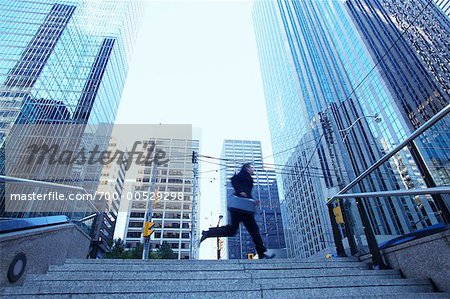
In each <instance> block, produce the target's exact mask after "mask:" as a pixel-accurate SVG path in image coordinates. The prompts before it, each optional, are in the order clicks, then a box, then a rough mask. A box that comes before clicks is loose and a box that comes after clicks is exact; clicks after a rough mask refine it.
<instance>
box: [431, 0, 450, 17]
mask: <svg viewBox="0 0 450 299" xmlns="http://www.w3.org/2000/svg"><path fill="white" fill-rule="evenodd" d="M434 1H435V2H436V4H437V5H438V6H439V7H440V8H441V9H442V11H443V12H444V13H445V14H446V15H447V16H448V17H450V1H448V0H434Z"/></svg>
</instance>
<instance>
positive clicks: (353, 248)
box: [338, 198, 358, 255]
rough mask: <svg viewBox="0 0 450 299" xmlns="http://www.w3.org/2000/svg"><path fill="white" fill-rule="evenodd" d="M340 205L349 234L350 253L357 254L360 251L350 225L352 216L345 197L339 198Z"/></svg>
mask: <svg viewBox="0 0 450 299" xmlns="http://www.w3.org/2000/svg"><path fill="white" fill-rule="evenodd" d="M338 202H339V205H340V206H341V211H342V218H343V220H344V228H345V232H346V234H347V240H348V245H349V246H350V254H351V255H355V254H356V253H357V252H358V248H357V247H356V242H355V235H354V233H353V230H352V228H351V226H350V217H349V216H348V213H347V212H348V210H347V203H346V200H345V199H343V198H342V199H339V201H338Z"/></svg>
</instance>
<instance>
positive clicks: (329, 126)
mask: <svg viewBox="0 0 450 299" xmlns="http://www.w3.org/2000/svg"><path fill="white" fill-rule="evenodd" d="M253 14H254V22H255V30H256V36H257V43H258V49H259V55H260V64H261V72H262V77H263V82H264V90H265V96H266V104H267V110H268V117H269V126H270V130H271V137H272V143H273V150H274V158H275V161H276V164H278V165H279V169H278V170H277V172H278V173H279V176H280V177H281V183H279V186H280V188H281V189H282V192H281V193H282V198H281V205H282V213H283V221H284V223H283V224H284V228H285V234H286V242H287V247H288V254H289V256H291V257H307V256H310V255H312V254H314V253H317V252H320V251H322V250H324V249H326V248H327V247H328V246H329V245H330V244H331V242H332V238H331V236H330V233H331V228H330V226H329V215H328V211H327V210H326V207H325V205H324V202H325V201H326V198H327V197H331V196H332V195H334V194H336V193H337V192H338V191H339V189H342V188H343V187H344V186H345V185H346V184H347V183H348V182H350V181H351V180H352V179H353V178H355V177H356V176H357V175H358V174H360V173H361V172H362V171H364V170H365V169H367V167H369V166H370V165H371V164H372V163H374V162H375V161H376V160H377V159H379V158H380V157H381V156H382V155H383V154H384V153H385V152H387V151H389V150H390V149H391V148H393V146H394V145H395V144H398V142H399V141H400V140H403V139H404V138H405V137H406V136H407V134H408V133H409V130H408V124H407V122H406V121H405V119H404V118H402V117H401V111H400V109H399V107H398V106H397V105H395V104H394V102H393V96H392V94H391V91H390V89H389V88H388V86H387V85H386V83H385V82H384V80H383V77H382V75H381V72H380V70H378V69H376V68H375V69H374V66H375V64H376V61H374V59H373V58H372V57H371V55H370V52H369V51H368V50H367V49H366V47H365V46H364V43H363V41H362V38H361V37H360V35H359V33H358V30H357V28H356V27H355V25H354V24H353V22H352V20H351V17H350V16H349V14H348V12H347V11H346V7H345V3H344V1H282V0H279V1H257V2H256V3H255V6H254V12H253ZM375 115H379V116H381V118H382V121H381V122H375V121H374V116H375ZM286 124H289V125H286ZM349 127H351V129H348V128H349ZM396 159H397V160H396V162H395V163H394V162H393V163H392V164H390V165H384V166H383V167H384V168H383V169H382V170H380V172H379V173H378V174H377V175H376V176H373V177H371V178H369V179H367V180H366V181H364V182H363V184H361V185H360V186H358V190H359V191H375V190H392V189H399V188H411V187H421V186H424V182H423V181H422V179H421V177H420V173H419V172H418V168H417V165H416V164H415V162H414V160H413V159H412V155H411V153H410V152H409V151H402V152H401V154H399V155H398V156H397V157H396ZM393 173H395V175H392V174H393ZM279 180H280V179H279ZM424 202H425V205H426V209H425V210H424V211H423V212H417V211H416V209H415V205H416V203H415V201H414V200H412V199H401V200H398V201H389V202H387V201H383V200H378V199H376V200H374V201H373V202H370V203H369V204H368V206H369V209H368V211H369V214H370V215H371V216H372V217H373V219H376V221H378V224H377V225H375V226H376V227H377V230H378V231H377V233H379V234H381V235H383V234H391V233H393V234H395V233H397V234H400V233H402V232H404V231H409V230H411V229H413V228H414V227H415V225H419V226H420V225H421V224H420V221H417V220H420V219H421V217H423V216H424V215H422V214H421V213H424V214H425V216H427V217H428V216H429V217H430V219H432V221H434V222H436V221H437V220H436V217H434V214H433V213H434V210H433V207H432V206H431V204H428V202H427V201H424ZM352 221H356V222H358V221H359V220H358V219H354V220H352ZM417 223H419V224H417ZM359 227H361V226H359Z"/></svg>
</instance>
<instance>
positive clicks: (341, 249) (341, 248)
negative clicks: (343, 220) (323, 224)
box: [327, 203, 348, 257]
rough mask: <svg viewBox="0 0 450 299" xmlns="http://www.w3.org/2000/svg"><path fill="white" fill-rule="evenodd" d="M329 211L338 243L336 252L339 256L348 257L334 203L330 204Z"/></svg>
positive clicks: (335, 240)
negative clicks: (334, 211) (335, 215)
mask: <svg viewBox="0 0 450 299" xmlns="http://www.w3.org/2000/svg"><path fill="white" fill-rule="evenodd" d="M327 206H328V212H329V214H330V223H331V228H332V230H333V237H334V244H335V245H336V253H337V255H338V256H339V257H347V256H348V255H347V254H346V253H345V249H344V244H342V235H341V232H340V231H339V227H338V224H337V222H336V219H335V217H334V213H333V204H332V203H331V204H328V205H327Z"/></svg>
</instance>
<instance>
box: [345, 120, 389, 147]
mask: <svg viewBox="0 0 450 299" xmlns="http://www.w3.org/2000/svg"><path fill="white" fill-rule="evenodd" d="M364 118H374V119H375V122H377V123H380V122H381V121H382V118H381V117H380V116H379V115H378V114H375V115H363V116H360V117H358V118H357V119H356V120H355V121H354V122H353V123H352V124H351V125H350V126H349V127H348V128H345V129H342V130H339V132H341V133H345V135H344V138H343V139H342V142H345V140H346V139H347V136H348V131H349V130H351V129H352V128H353V127H354V126H355V125H356V124H357V123H358V122H359V121H360V120H362V119H364Z"/></svg>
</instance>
